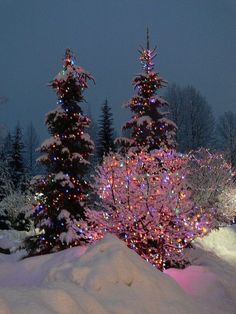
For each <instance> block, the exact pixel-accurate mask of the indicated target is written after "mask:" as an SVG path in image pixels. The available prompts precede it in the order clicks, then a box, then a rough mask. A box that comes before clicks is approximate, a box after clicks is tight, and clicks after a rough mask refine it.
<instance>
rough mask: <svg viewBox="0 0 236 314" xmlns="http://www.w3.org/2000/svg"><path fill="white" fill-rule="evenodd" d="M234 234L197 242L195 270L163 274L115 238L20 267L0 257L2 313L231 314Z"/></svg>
mask: <svg viewBox="0 0 236 314" xmlns="http://www.w3.org/2000/svg"><path fill="white" fill-rule="evenodd" d="M235 231H236V230H235V227H229V228H223V229H221V230H220V231H218V232H213V233H212V234H210V235H209V237H208V238H206V239H205V240H201V241H200V240H199V241H200V242H201V245H200V244H198V241H197V244H196V249H194V250H189V253H188V254H189V257H190V259H191V262H192V264H193V265H192V266H190V267H187V268H186V269H184V270H176V269H169V270H167V271H165V273H161V272H160V271H158V270H156V269H155V268H154V267H153V266H151V265H150V264H149V263H147V262H145V261H144V260H143V259H141V258H140V257H139V256H138V255H137V254H136V253H135V252H134V251H132V250H130V249H128V248H127V247H126V245H125V244H124V243H123V242H121V241H120V240H118V239H117V238H115V237H114V236H112V235H107V236H106V237H105V238H104V239H103V240H101V241H100V242H98V243H97V244H95V245H93V246H92V247H90V248H86V247H78V248H72V249H68V250H65V251H62V252H59V253H54V254H49V255H44V256H37V257H32V258H27V259H24V260H21V261H19V260H17V255H16V254H12V255H3V254H0V313H1V314H9V313H11V314H15V313H17V314H25V313H30V314H36V313H37V314H49V313H50V314H52V313H54V314H55V313H58V314H67V313H70V314H77V313H82V314H84V313H94V314H154V313H160V314H185V313H186V314H199V313H201V314H206V313H208V314H213V313H214V314H226V313H228V314H232V313H235V308H236V300H235V299H236V298H235V296H236V280H235V279H236V275H235V274H236V272H235V270H236V258H233V257H232V251H234V252H235V250H236V247H235V241H236V233H235ZM213 244H214V245H215V247H214V245H213ZM227 248H228V250H227ZM215 249H216V250H215ZM215 252H217V255H216V254H215ZM223 252H224V253H223ZM221 254H222V257H220V256H221Z"/></svg>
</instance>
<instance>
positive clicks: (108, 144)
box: [97, 99, 115, 161]
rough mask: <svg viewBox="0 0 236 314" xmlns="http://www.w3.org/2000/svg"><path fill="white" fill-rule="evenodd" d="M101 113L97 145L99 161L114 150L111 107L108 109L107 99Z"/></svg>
mask: <svg viewBox="0 0 236 314" xmlns="http://www.w3.org/2000/svg"><path fill="white" fill-rule="evenodd" d="M101 111H102V112H101V116H100V120H99V131H98V144H97V150H98V158H99V160H100V161H102V159H103V156H106V155H108V154H109V152H111V151H114V150H115V144H114V129H113V127H112V123H113V118H112V112H111V107H109V105H108V101H107V99H106V100H105V102H104V104H103V105H102V108H101Z"/></svg>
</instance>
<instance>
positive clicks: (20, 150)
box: [6, 125, 26, 190]
mask: <svg viewBox="0 0 236 314" xmlns="http://www.w3.org/2000/svg"><path fill="white" fill-rule="evenodd" d="M10 144H11V143H10V138H9V142H8V143H7V145H10ZM8 149H9V150H10V151H9V153H7V150H8ZM6 153H7V155H9V159H8V164H9V168H10V173H11V178H12V182H13V185H14V188H15V189H16V190H17V189H20V190H24V189H25V187H26V171H25V164H24V159H23V154H24V144H23V141H22V130H21V128H20V126H19V125H17V126H16V128H15V131H14V135H13V140H12V147H10V146H8V147H6Z"/></svg>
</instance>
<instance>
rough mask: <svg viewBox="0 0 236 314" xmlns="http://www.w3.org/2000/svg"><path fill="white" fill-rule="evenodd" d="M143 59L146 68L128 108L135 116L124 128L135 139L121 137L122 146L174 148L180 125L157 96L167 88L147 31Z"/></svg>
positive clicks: (119, 141)
mask: <svg viewBox="0 0 236 314" xmlns="http://www.w3.org/2000/svg"><path fill="white" fill-rule="evenodd" d="M139 52H140V54H141V56H140V60H141V63H142V65H143V73H141V74H139V75H137V76H136V77H135V78H134V81H133V84H134V86H135V89H136V90H137V95H136V96H134V97H133V98H132V99H131V100H130V101H129V102H128V103H127V105H126V107H129V108H130V109H131V111H132V112H133V113H134V114H133V116H132V118H131V120H130V121H128V122H126V123H125V124H124V126H123V129H131V130H132V133H131V139H127V138H120V139H118V140H117V143H118V144H121V145H123V146H128V147H134V148H135V150H137V151H140V150H142V148H146V149H147V150H148V151H151V150H153V149H159V148H165V149H173V148H175V146H176V143H175V133H176V128H177V127H176V125H175V123H174V122H172V121H171V120H169V119H168V118H167V115H168V113H166V112H164V109H165V107H166V106H168V103H167V102H166V101H165V100H164V99H163V98H162V97H160V96H158V95H156V93H157V92H158V90H159V89H160V88H162V87H164V86H165V85H166V81H165V80H163V79H162V78H161V77H160V76H159V74H158V73H157V72H154V71H153V69H154V63H153V59H154V58H155V56H156V53H155V49H154V50H151V49H150V48H149V33H148V32H147V48H146V49H144V48H142V49H141V50H140V51H139Z"/></svg>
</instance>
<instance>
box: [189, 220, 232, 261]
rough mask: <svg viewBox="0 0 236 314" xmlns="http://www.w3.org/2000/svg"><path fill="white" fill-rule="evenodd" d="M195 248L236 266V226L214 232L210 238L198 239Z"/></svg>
mask: <svg viewBox="0 0 236 314" xmlns="http://www.w3.org/2000/svg"><path fill="white" fill-rule="evenodd" d="M195 246H196V247H199V248H201V249H204V250H205V251H210V252H212V253H214V254H216V255H217V256H218V257H220V258H221V259H223V260H224V261H226V262H228V263H229V264H232V265H235V266H236V225H232V226H229V227H223V228H220V229H219V230H214V231H212V232H211V233H210V234H209V235H208V236H206V237H204V238H201V239H197V241H195Z"/></svg>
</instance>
